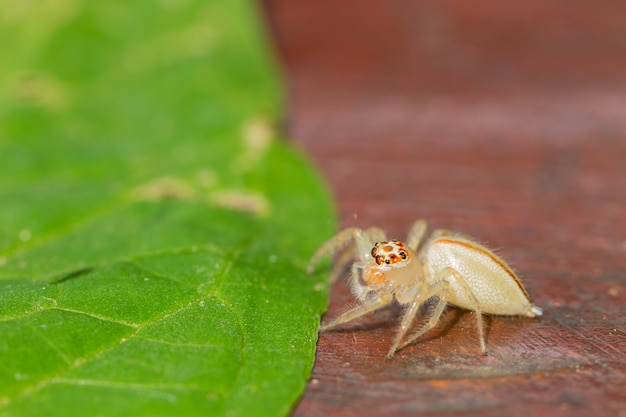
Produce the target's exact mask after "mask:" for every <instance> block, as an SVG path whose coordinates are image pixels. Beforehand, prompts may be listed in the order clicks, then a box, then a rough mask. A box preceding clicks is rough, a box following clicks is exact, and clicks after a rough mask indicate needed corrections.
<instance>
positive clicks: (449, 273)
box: [401, 267, 487, 355]
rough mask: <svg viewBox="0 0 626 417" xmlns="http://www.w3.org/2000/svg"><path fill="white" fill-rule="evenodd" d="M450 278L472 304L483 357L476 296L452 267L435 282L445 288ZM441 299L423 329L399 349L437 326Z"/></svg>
mask: <svg viewBox="0 0 626 417" xmlns="http://www.w3.org/2000/svg"><path fill="white" fill-rule="evenodd" d="M451 278H452V279H454V280H455V281H456V282H457V284H458V285H459V286H460V287H461V288H462V289H463V291H464V292H465V293H466V294H467V296H468V298H469V300H470V302H471V303H472V308H471V310H473V311H474V314H476V327H477V329H478V339H479V341H480V349H481V351H482V353H483V355H486V354H487V348H486V345H485V334H484V328H483V315H482V311H481V309H480V304H479V303H478V300H477V299H476V296H475V295H474V293H473V292H472V290H471V289H470V287H469V285H467V282H466V281H465V278H463V275H461V273H460V272H459V271H457V270H456V269H454V268H452V267H448V268H445V269H443V270H442V271H440V272H439V274H438V277H437V281H438V282H437V283H438V284H439V283H443V282H445V283H446V286H449V282H450V279H451ZM446 293H447V290H446V291H445V292H444V294H445V297H446V298H447V294H446ZM442 298H443V297H442V296H440V298H439V304H437V307H436V308H435V311H434V312H433V314H432V315H431V318H430V319H429V320H428V322H427V323H426V324H425V325H424V327H423V328H421V329H420V330H419V331H418V332H416V333H414V334H412V335H411V337H409V338H408V339H407V340H406V342H405V343H404V344H403V345H402V346H401V347H404V346H406V345H408V344H409V343H411V342H412V341H414V340H416V339H417V338H419V337H420V336H422V335H423V334H424V333H426V332H427V331H428V330H430V329H432V328H433V327H434V326H435V325H436V324H437V322H438V321H439V318H440V317H441V314H442V313H443V309H444V307H445V303H442V302H441V300H442ZM435 319H436V320H435Z"/></svg>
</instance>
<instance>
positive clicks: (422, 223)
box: [406, 220, 428, 251]
mask: <svg viewBox="0 0 626 417" xmlns="http://www.w3.org/2000/svg"><path fill="white" fill-rule="evenodd" d="M426 229H428V223H427V222H426V220H418V221H416V222H415V223H413V226H411V230H409V234H408V235H407V238H406V245H407V246H408V247H409V248H411V249H413V250H414V251H417V247H418V246H419V245H420V242H421V241H422V240H423V239H424V235H425V234H426Z"/></svg>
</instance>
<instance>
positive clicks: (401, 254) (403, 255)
mask: <svg viewBox="0 0 626 417" xmlns="http://www.w3.org/2000/svg"><path fill="white" fill-rule="evenodd" d="M400 256H401V257H402V259H406V252H404V251H402V252H400Z"/></svg>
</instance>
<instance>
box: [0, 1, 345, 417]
mask: <svg viewBox="0 0 626 417" xmlns="http://www.w3.org/2000/svg"><path fill="white" fill-rule="evenodd" d="M255 12H256V11H255V9H254V5H253V4H251V3H250V2H249V1H248V0H221V1H217V0H203V1H200V0H197V1H196V0H160V1H154V2H142V1H139V2H127V1H124V0H107V1H82V0H42V1H38V2H33V1H24V2H13V1H3V0H0V44H1V45H2V65H0V92H1V93H0V416H2V417H4V416H7V417H8V416H11V417H13V416H56V415H58V416H91V415H98V416H115V415H120V416H143V415H145V416H196V415H198V416H208V415H226V416H236V415H262V416H272V415H285V414H286V413H288V411H289V409H290V408H291V406H292V405H293V403H294V401H295V400H296V399H297V398H298V395H299V394H300V393H301V392H302V389H303V387H304V384H305V382H306V379H307V377H308V374H309V372H310V369H311V366H312V363H313V358H314V352H315V342H316V339H317V328H318V323H319V315H320V314H321V312H322V311H323V309H324V307H325V304H326V293H325V289H326V286H325V284H324V277H323V276H315V277H309V276H306V275H305V274H304V268H305V265H306V261H307V259H308V257H310V255H311V254H312V252H313V251H314V250H315V248H316V246H317V245H318V244H319V243H320V241H321V240H322V239H324V238H325V237H327V236H329V235H330V234H331V233H332V230H333V227H334V218H333V215H332V211H331V207H330V203H329V201H328V197H327V195H326V193H325V192H324V189H323V187H322V186H321V184H320V182H319V180H318V178H317V177H316V175H315V173H314V172H313V171H312V169H311V168H310V167H309V165H308V164H307V163H306V161H304V160H303V159H302V158H301V157H299V156H298V155H297V154H295V153H294V152H293V151H291V150H289V149H288V148H287V147H286V146H285V145H283V144H281V143H280V142H279V141H278V139H277V138H276V137H275V133H274V132H273V130H272V129H271V123H269V121H270V120H272V119H274V118H276V112H277V107H278V101H279V100H278V87H277V83H276V80H275V78H274V73H273V68H272V65H271V61H270V59H269V58H268V51H267V49H266V47H265V45H264V39H263V37H262V35H263V31H262V29H261V28H260V27H259V26H258V22H257V16H256V13H255Z"/></svg>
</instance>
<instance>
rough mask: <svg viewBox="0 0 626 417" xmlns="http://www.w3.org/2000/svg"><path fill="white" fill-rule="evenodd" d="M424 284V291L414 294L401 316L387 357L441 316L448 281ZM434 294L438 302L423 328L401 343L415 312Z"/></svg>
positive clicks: (434, 323) (425, 330)
mask: <svg viewBox="0 0 626 417" xmlns="http://www.w3.org/2000/svg"><path fill="white" fill-rule="evenodd" d="M424 286H425V287H426V288H425V290H426V291H424V290H423V289H422V290H421V291H419V292H418V293H417V294H416V295H415V297H414V298H413V300H412V301H411V304H410V305H409V308H408V309H407V311H406V312H405V313H404V317H403V318H402V323H401V324H400V330H399V331H398V333H397V334H396V336H395V338H394V340H393V344H392V345H391V348H390V349H389V353H387V358H391V357H393V355H394V354H395V353H396V351H397V350H398V349H401V348H403V347H404V346H406V345H407V344H409V343H410V342H411V341H412V340H415V339H416V338H418V337H420V336H421V335H422V334H424V333H426V332H427V331H428V330H430V329H432V328H433V327H435V325H436V324H437V322H438V321H439V317H440V316H441V313H442V312H443V309H444V307H445V306H446V303H447V302H448V300H447V298H448V283H447V282H446V281H440V282H437V283H435V284H433V285H431V286H429V287H428V286H426V284H424ZM435 296H438V297H439V303H438V304H437V308H435V311H434V312H433V314H432V316H431V317H430V319H429V320H428V322H427V324H426V325H425V326H424V329H422V330H420V331H419V332H418V334H417V335H412V336H411V337H409V340H408V341H406V342H404V343H402V344H401V342H402V339H403V338H404V335H405V334H406V332H407V331H408V330H409V328H410V327H411V324H412V323H413V320H414V319H415V316H416V315H417V312H418V311H419V308H420V306H421V305H422V304H423V303H424V302H425V301H426V300H428V299H430V298H432V297H435ZM439 310H441V311H439Z"/></svg>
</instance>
